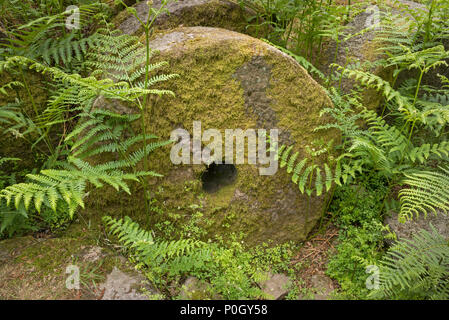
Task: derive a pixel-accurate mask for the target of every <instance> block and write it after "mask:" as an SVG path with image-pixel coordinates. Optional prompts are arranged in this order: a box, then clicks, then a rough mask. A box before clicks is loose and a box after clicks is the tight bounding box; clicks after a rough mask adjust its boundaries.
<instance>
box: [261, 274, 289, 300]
mask: <svg viewBox="0 0 449 320" xmlns="http://www.w3.org/2000/svg"><path fill="white" fill-rule="evenodd" d="M290 285H291V281H290V278H289V277H287V276H286V275H285V274H282V273H276V274H272V273H270V274H269V276H268V280H266V281H264V282H263V283H262V284H261V288H262V291H263V292H264V293H266V294H267V295H269V296H270V297H272V299H273V300H280V299H282V298H284V297H285V296H286V295H287V293H288V291H289V288H290Z"/></svg>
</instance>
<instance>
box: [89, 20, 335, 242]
mask: <svg viewBox="0 0 449 320" xmlns="http://www.w3.org/2000/svg"><path fill="white" fill-rule="evenodd" d="M150 47H151V48H152V49H156V50H159V52H160V53H159V55H157V56H156V57H155V58H153V61H152V62H151V63H157V62H158V61H167V62H168V63H169V66H168V67H167V68H166V69H165V70H162V71H161V72H163V73H177V74H179V78H176V79H174V80H170V81H167V82H164V83H163V85H161V86H158V88H160V89H169V90H172V91H174V93H175V95H176V96H175V97H172V96H163V97H152V98H151V101H150V105H151V109H152V111H151V112H149V113H148V114H147V116H146V121H147V125H148V129H147V130H148V132H150V133H153V134H156V135H158V136H159V137H161V139H169V138H170V134H171V132H172V130H174V129H177V128H183V129H185V130H187V131H189V133H190V134H191V135H192V134H193V122H194V121H201V126H202V131H203V132H204V130H207V129H213V128H214V129H218V130H220V132H221V133H222V135H223V139H224V136H225V135H224V130H225V129H242V130H246V129H255V130H256V131H257V130H258V129H267V130H269V129H273V128H276V129H279V136H280V139H281V143H287V144H292V145H294V150H295V151H299V153H300V154H299V157H298V160H300V159H301V158H303V157H307V156H308V153H307V152H306V149H307V148H310V149H311V148H317V147H316V146H315V144H314V141H320V140H321V141H323V142H326V143H327V142H328V141H330V140H331V139H334V141H335V142H338V141H336V140H338V139H339V136H338V134H337V133H336V132H335V131H332V132H331V131H319V132H314V128H316V127H317V126H319V125H322V124H324V123H325V122H326V119H325V118H323V117H320V115H319V114H320V110H322V108H324V107H329V106H331V105H332V104H331V101H330V100H329V98H328V97H327V95H326V93H325V92H324V90H323V89H322V88H321V87H320V85H318V84H317V83H316V82H315V81H314V80H313V79H312V78H311V77H310V76H309V75H308V73H307V72H306V71H305V70H304V69H303V68H302V67H301V66H300V65H299V64H298V63H297V62H296V61H295V60H294V59H292V58H291V57H289V56H288V55H286V54H284V53H282V52H281V51H279V50H278V49H276V48H274V47H272V46H270V45H268V44H267V43H265V42H263V41H260V40H258V39H255V38H252V37H250V36H247V35H243V34H240V33H236V32H232V31H228V30H224V29H218V28H207V27H192V28H179V29H176V30H173V31H171V32H168V33H166V34H159V35H156V37H155V38H154V39H152V41H151V43H150ZM102 103H104V102H102ZM102 103H100V104H102ZM104 104H106V103H104ZM108 105H110V104H108ZM120 110H121V111H122V112H123V107H122V108H120ZM136 130H139V129H138V127H136ZM209 143H210V141H204V142H203V147H204V146H206V145H208V144H209ZM223 144H224V143H223ZM245 144H246V143H245ZM245 149H246V148H245ZM223 150H224V147H223ZM224 154H225V152H224V151H223V156H224ZM314 161H315V163H316V164H317V165H322V164H323V161H324V159H321V158H317V159H315V160H314ZM150 163H151V170H154V171H156V172H158V173H160V174H163V175H164V177H162V178H158V179H154V178H153V179H151V180H150V181H151V182H150V183H152V184H153V186H152V190H151V194H152V197H154V199H155V200H156V202H155V203H156V206H158V207H159V208H160V209H162V211H163V212H165V213H171V214H180V216H182V217H185V218H186V219H190V217H191V215H192V214H194V213H196V212H200V213H201V214H202V218H201V220H200V221H201V224H202V226H203V227H204V228H205V229H206V231H207V237H214V236H215V235H219V236H229V234H230V233H236V234H238V235H240V234H242V235H244V241H246V242H247V243H249V244H260V243H262V242H266V241H269V240H272V241H273V242H274V243H280V242H283V241H287V240H295V241H301V240H304V239H305V238H306V236H307V234H308V233H309V232H310V230H311V229H312V228H313V227H314V225H315V223H316V222H317V221H318V219H319V218H320V216H321V215H322V213H323V210H324V209H325V205H326V201H327V196H320V197H317V196H316V195H315V194H313V195H312V196H311V197H308V196H306V195H302V194H301V192H300V191H299V190H298V186H297V185H295V184H293V183H292V182H291V175H289V174H287V173H286V170H285V168H282V169H281V168H279V169H278V171H277V173H276V174H274V175H260V174H259V170H258V165H251V164H247V163H248V162H245V163H246V164H241V165H239V164H236V165H235V166H234V167H229V166H228V167H223V168H220V165H216V166H212V167H211V166H209V167H208V166H206V165H205V164H196V165H194V164H185V165H184V164H181V165H174V164H172V162H171V161H170V147H166V148H160V149H157V150H156V151H154V152H153V153H152V154H150ZM138 169H140V168H138ZM322 172H323V170H322ZM214 179H215V180H214ZM323 179H324V177H323ZM313 183H315V178H314V179H313ZM204 184H206V185H207V186H206V187H204ZM99 192H100V193H101V194H98V195H97V196H96V195H92V196H91V197H89V198H90V199H91V201H92V202H94V203H95V204H96V205H97V206H100V207H102V208H117V209H118V210H119V213H120V214H122V215H124V214H128V215H130V216H132V217H136V214H137V215H138V214H139V213H142V212H143V208H144V206H143V201H141V199H142V198H143V195H142V194H141V189H139V188H138V187H137V186H136V188H135V189H134V193H133V195H132V196H130V197H129V196H123V197H118V196H117V194H116V193H115V192H113V191H112V190H111V192H110V193H108V192H106V191H105V190H104V189H102V190H101V191H99ZM192 208H193V209H192ZM113 210H114V209H107V211H108V212H110V213H113ZM152 219H153V221H152V223H156V222H158V221H159V222H160V221H164V220H167V219H169V218H167V216H161V215H158V214H154V215H153V214H152ZM140 221H145V220H144V219H143V218H142V219H141V220H140Z"/></svg>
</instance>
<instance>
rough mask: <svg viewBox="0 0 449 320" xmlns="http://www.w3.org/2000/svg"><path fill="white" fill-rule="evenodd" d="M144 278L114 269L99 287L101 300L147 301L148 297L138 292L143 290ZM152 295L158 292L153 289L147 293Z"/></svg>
mask: <svg viewBox="0 0 449 320" xmlns="http://www.w3.org/2000/svg"><path fill="white" fill-rule="evenodd" d="M144 279H145V278H144V277H143V276H141V275H140V274H135V275H129V274H127V273H124V272H123V271H121V270H119V269H118V268H117V267H114V269H113V270H112V272H111V273H109V274H108V275H107V278H106V281H105V282H104V283H103V284H101V285H100V287H99V288H100V290H104V291H103V292H104V293H103V296H102V298H101V299H102V300H148V299H149V297H148V296H147V295H144V294H142V293H140V292H139V288H143V286H142V282H143V281H144ZM149 292H150V293H151V294H152V295H157V294H158V292H157V291H156V290H154V289H151V291H149Z"/></svg>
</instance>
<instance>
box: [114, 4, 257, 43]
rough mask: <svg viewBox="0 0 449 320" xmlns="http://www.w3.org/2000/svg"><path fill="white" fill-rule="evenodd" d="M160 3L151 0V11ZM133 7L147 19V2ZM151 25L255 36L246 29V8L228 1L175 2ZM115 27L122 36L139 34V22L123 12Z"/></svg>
mask: <svg viewBox="0 0 449 320" xmlns="http://www.w3.org/2000/svg"><path fill="white" fill-rule="evenodd" d="M160 5H161V1H160V0H155V1H153V7H154V8H160ZM134 8H135V9H136V11H137V15H138V16H139V18H140V19H141V20H143V21H145V20H146V19H147V17H148V5H147V1H142V2H140V3H137V4H136V5H135V6H134ZM166 9H167V10H168V12H169V13H165V12H164V13H162V14H161V15H159V16H158V17H157V19H156V21H155V22H154V27H155V31H156V32H157V31H158V30H168V29H173V28H177V27H180V26H184V27H194V26H203V27H220V28H225V29H229V30H233V31H238V32H242V33H248V34H252V35H256V34H257V32H256V30H255V29H254V28H251V27H250V28H246V25H247V19H248V18H250V17H251V16H253V15H254V13H252V12H251V11H250V10H249V9H243V8H242V7H241V6H240V5H239V4H237V3H235V2H233V1H228V0H179V1H173V2H170V3H169V4H168V5H167V6H166ZM114 21H115V24H116V26H117V27H118V28H119V29H120V30H122V31H123V32H124V33H126V34H139V32H142V31H143V28H142V27H141V25H140V23H139V21H138V20H137V19H136V18H135V17H134V16H133V15H131V14H129V13H128V12H127V11H126V10H124V11H123V12H122V13H120V14H119V15H118V16H117V17H116V18H115V19H114Z"/></svg>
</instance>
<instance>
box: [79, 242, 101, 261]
mask: <svg viewBox="0 0 449 320" xmlns="http://www.w3.org/2000/svg"><path fill="white" fill-rule="evenodd" d="M80 256H81V258H82V259H83V260H84V261H87V262H96V261H98V260H100V259H102V258H104V257H105V256H106V254H105V253H104V252H103V248H102V247H99V246H92V247H87V248H85V249H84V250H83V251H82V252H81V254H80Z"/></svg>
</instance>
